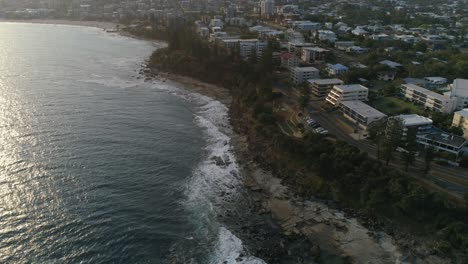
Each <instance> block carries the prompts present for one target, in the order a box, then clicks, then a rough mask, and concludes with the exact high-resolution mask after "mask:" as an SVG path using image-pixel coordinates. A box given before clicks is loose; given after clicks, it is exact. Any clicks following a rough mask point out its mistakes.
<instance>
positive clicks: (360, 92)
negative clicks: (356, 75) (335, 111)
mask: <svg viewBox="0 0 468 264" xmlns="http://www.w3.org/2000/svg"><path fill="white" fill-rule="evenodd" d="M368 93H369V91H368V88H367V87H365V86H363V85H360V84H348V85H335V86H333V88H332V89H331V91H330V93H328V95H327V97H326V98H325V101H327V102H328V103H330V104H332V105H333V106H339V105H340V103H341V102H343V101H367V95H368Z"/></svg>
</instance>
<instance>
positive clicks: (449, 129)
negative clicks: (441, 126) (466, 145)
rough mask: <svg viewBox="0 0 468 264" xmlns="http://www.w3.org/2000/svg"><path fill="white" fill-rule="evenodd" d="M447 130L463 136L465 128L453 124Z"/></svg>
mask: <svg viewBox="0 0 468 264" xmlns="http://www.w3.org/2000/svg"><path fill="white" fill-rule="evenodd" d="M447 132H449V133H452V134H454V135H457V136H463V129H462V128H461V127H456V126H451V127H449V128H448V129H447Z"/></svg>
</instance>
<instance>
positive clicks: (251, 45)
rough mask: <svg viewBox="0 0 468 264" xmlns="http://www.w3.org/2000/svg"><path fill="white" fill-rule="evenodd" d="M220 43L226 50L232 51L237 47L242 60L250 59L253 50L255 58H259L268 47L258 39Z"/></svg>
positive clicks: (231, 40)
mask: <svg viewBox="0 0 468 264" xmlns="http://www.w3.org/2000/svg"><path fill="white" fill-rule="evenodd" d="M221 41H222V43H223V46H224V47H225V48H227V49H233V48H235V47H236V45H239V53H240V55H241V56H242V57H244V58H247V57H250V55H251V53H252V52H253V51H254V50H255V52H256V53H257V56H260V55H261V54H262V53H263V50H264V49H265V48H266V47H267V45H268V43H267V42H266V41H263V40H258V39H222V40H221Z"/></svg>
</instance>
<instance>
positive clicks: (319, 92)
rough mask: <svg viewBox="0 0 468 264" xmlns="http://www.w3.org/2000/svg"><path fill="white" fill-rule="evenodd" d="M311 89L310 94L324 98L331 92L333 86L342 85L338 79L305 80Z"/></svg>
mask: <svg viewBox="0 0 468 264" xmlns="http://www.w3.org/2000/svg"><path fill="white" fill-rule="evenodd" d="M307 82H308V83H309V86H310V87H311V91H312V94H314V95H315V96H317V97H325V96H327V95H328V93H329V92H330V91H331V89H332V88H333V86H335V85H341V84H343V81H342V80H340V79H311V80H307Z"/></svg>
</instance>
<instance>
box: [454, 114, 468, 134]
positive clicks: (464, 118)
mask: <svg viewBox="0 0 468 264" xmlns="http://www.w3.org/2000/svg"><path fill="white" fill-rule="evenodd" d="M452 126H455V127H459V128H461V129H463V136H464V137H465V138H468V109H463V110H461V111H457V112H455V113H454V115H453V120H452Z"/></svg>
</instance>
